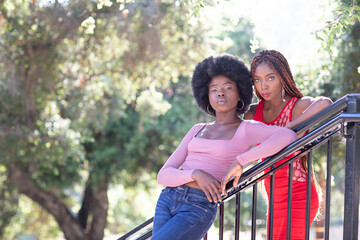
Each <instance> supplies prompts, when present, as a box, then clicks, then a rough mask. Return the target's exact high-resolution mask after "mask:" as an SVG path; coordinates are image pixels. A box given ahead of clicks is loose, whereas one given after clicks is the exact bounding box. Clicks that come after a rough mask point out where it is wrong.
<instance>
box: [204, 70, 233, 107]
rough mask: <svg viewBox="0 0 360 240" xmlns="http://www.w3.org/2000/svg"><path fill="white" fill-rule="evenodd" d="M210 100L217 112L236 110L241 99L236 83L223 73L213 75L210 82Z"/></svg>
mask: <svg viewBox="0 0 360 240" xmlns="http://www.w3.org/2000/svg"><path fill="white" fill-rule="evenodd" d="M209 101H210V105H211V107H212V108H213V109H214V110H215V111H216V112H217V113H219V112H227V111H235V112H236V107H237V104H238V102H239V101H240V96H239V91H238V89H237V86H236V83H235V82H234V81H232V80H230V79H229V78H227V77H225V76H223V75H219V76H215V77H213V78H212V80H211V82H210V84H209Z"/></svg>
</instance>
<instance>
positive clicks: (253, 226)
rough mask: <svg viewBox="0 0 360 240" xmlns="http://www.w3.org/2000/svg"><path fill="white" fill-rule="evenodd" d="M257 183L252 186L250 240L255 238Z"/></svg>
mask: <svg viewBox="0 0 360 240" xmlns="http://www.w3.org/2000/svg"><path fill="white" fill-rule="evenodd" d="M256 203H257V183H255V184H254V186H253V199H252V219H251V240H255V239H256V209H257V205H256Z"/></svg>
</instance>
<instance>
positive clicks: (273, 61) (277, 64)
mask: <svg viewBox="0 0 360 240" xmlns="http://www.w3.org/2000/svg"><path fill="white" fill-rule="evenodd" d="M262 63H266V64H267V65H269V67H270V68H271V69H272V70H273V71H275V73H277V74H278V76H279V78H280V82H281V85H282V86H283V88H284V90H285V92H286V93H287V94H288V95H290V96H291V97H298V98H302V97H303V96H304V95H303V94H302V93H301V92H300V90H299V89H298V88H297V86H296V83H295V81H294V78H293V75H292V73H291V70H290V67H289V63H288V62H287V60H286V58H285V57H284V55H282V54H281V53H280V52H278V51H276V50H261V51H260V52H259V53H258V54H257V55H256V56H255V57H254V58H253V60H252V63H251V76H252V78H253V79H254V74H255V70H256V68H257V66H259V65H260V64H262ZM255 93H256V96H257V97H258V99H259V100H264V98H263V97H262V96H261V94H260V93H259V92H258V91H257V90H256V88H255ZM300 163H301V165H302V167H303V168H304V170H305V171H307V164H306V163H307V155H305V156H304V157H302V158H301V161H300Z"/></svg>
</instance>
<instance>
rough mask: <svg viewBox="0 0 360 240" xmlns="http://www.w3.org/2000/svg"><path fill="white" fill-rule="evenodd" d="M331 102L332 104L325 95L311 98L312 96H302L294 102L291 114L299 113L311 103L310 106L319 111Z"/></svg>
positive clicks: (296, 114)
mask: <svg viewBox="0 0 360 240" xmlns="http://www.w3.org/2000/svg"><path fill="white" fill-rule="evenodd" d="M331 104H332V101H331V100H330V98H327V97H323V96H319V97H316V98H313V97H309V96H304V97H302V98H300V99H299V100H298V101H297V102H296V103H295V106H294V109H293V115H295V116H298V115H300V114H301V113H303V112H304V111H305V110H306V109H307V108H309V107H310V105H312V108H314V110H315V111H316V112H319V111H321V110H322V109H324V108H326V107H328V106H330V105H331Z"/></svg>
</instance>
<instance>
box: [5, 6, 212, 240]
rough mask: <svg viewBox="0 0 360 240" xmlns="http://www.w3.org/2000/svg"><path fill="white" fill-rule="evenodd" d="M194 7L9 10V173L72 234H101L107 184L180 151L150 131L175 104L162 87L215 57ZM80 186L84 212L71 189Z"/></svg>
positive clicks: (91, 236) (10, 179)
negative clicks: (193, 20) (194, 17)
mask: <svg viewBox="0 0 360 240" xmlns="http://www.w3.org/2000/svg"><path fill="white" fill-rule="evenodd" d="M192 7H193V5H192V3H191V1H189V3H188V2H173V1H163V2H154V1H126V2H125V1H116V2H115V1H113V2H112V1H99V2H95V1H90V2H89V1H80V0H78V1H54V2H47V1H32V2H30V1H21V0H18V1H5V2H1V3H0V12H1V16H2V18H1V38H0V44H1V45H0V47H1V51H0V52H1V56H0V60H1V61H0V68H1V74H0V77H1V81H0V91H1V94H0V95H1V101H0V102H1V103H0V104H1V108H0V109H1V112H0V114H1V120H0V121H1V129H0V133H1V134H0V136H1V139H0V141H1V144H0V145H1V146H0V148H1V152H2V160H1V162H0V167H1V169H5V170H4V171H5V173H4V174H2V175H4V176H6V178H5V180H4V182H5V183H6V184H10V185H11V186H14V187H15V188H16V189H17V191H18V193H20V194H24V195H26V196H27V197H29V198H30V199H31V200H32V201H34V202H36V203H38V204H39V205H40V206H41V207H42V208H44V209H46V210H47V211H48V212H49V213H50V214H51V215H52V216H53V217H54V218H55V220H56V221H57V223H58V224H59V227H60V229H61V230H62V231H63V233H64V236H65V238H66V239H102V238H103V236H104V228H105V227H106V220H107V211H108V198H107V189H108V186H109V184H110V183H113V182H115V183H123V184H128V183H129V182H130V181H129V180H130V179H137V177H138V176H139V175H140V174H141V172H142V171H144V170H145V171H149V170H151V169H158V168H159V166H161V164H162V162H164V159H166V157H167V156H168V153H169V149H171V146H175V145H176V144H177V141H178V139H175V137H174V138H170V139H168V138H166V139H167V143H168V144H166V148H165V150H164V149H162V148H159V147H158V146H159V145H161V144H160V143H162V142H161V141H162V139H165V135H164V132H165V133H166V131H163V129H162V128H160V127H159V128H156V127H154V126H153V125H154V123H157V122H156V121H157V120H156V119H157V118H158V117H159V116H161V115H163V114H165V113H166V112H167V110H169V109H170V106H171V105H170V104H169V103H168V102H167V101H166V100H165V97H164V93H163V92H162V89H166V88H167V87H168V86H169V84H170V82H169V80H170V79H172V82H174V83H176V82H180V83H181V82H182V81H183V79H186V76H188V75H189V74H190V73H191V70H189V69H193V66H194V64H195V63H196V62H198V60H199V59H202V58H203V57H204V55H203V54H206V51H204V49H203V48H204V47H205V46H203V41H204V40H203V38H202V35H201V33H202V28H201V24H196V23H195V24H194V23H192V24H190V23H189V21H188V20H189V18H191V17H192V15H191V14H189V12H190V9H191V8H192ZM187 83H188V82H187ZM169 101H170V99H169ZM174 110H175V109H174ZM177 111H179V109H178V110H177ZM189 111H192V110H189ZM173 122H176V119H173ZM182 131H183V129H182ZM174 136H177V135H176V134H175V135H174ZM77 184H80V185H83V186H84V187H83V189H84V192H83V193H82V192H81V193H80V194H81V196H82V197H81V198H79V199H78V200H77V201H78V202H79V204H80V207H79V209H76V208H74V206H73V202H74V198H73V197H72V196H71V195H70V194H69V192H71V191H69V190H71V189H74V186H75V185H77ZM11 199H12V198H11V197H8V200H9V201H10V200H11ZM75 201H76V199H75ZM73 212H76V213H75V214H74V213H73ZM2 224H3V223H2ZM1 227H3V226H1Z"/></svg>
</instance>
